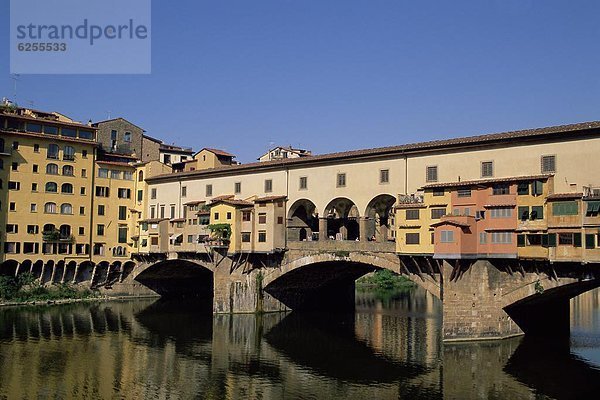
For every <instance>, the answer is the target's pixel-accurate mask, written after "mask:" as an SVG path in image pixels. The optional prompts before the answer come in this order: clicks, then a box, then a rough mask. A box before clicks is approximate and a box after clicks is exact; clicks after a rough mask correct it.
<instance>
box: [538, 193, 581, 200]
mask: <svg viewBox="0 0 600 400" xmlns="http://www.w3.org/2000/svg"><path fill="white" fill-rule="evenodd" d="M582 197H583V193H554V194H551V195H550V196H548V197H547V198H546V200H563V199H581V198H582Z"/></svg>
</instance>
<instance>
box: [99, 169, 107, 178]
mask: <svg viewBox="0 0 600 400" xmlns="http://www.w3.org/2000/svg"><path fill="white" fill-rule="evenodd" d="M98 178H108V169H106V168H99V169H98Z"/></svg>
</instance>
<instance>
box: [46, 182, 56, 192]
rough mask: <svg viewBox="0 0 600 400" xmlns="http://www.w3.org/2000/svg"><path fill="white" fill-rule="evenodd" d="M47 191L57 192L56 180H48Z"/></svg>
mask: <svg viewBox="0 0 600 400" xmlns="http://www.w3.org/2000/svg"><path fill="white" fill-rule="evenodd" d="M46 192H47V193H57V192H58V185H57V184H56V183H54V182H46Z"/></svg>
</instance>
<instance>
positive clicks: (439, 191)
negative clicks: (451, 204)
mask: <svg viewBox="0 0 600 400" xmlns="http://www.w3.org/2000/svg"><path fill="white" fill-rule="evenodd" d="M444 194H445V192H444V189H433V195H434V196H443V195H444Z"/></svg>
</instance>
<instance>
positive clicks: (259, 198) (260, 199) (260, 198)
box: [254, 196, 287, 203]
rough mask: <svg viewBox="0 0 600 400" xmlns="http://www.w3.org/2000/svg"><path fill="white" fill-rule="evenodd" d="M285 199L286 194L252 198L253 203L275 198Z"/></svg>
mask: <svg viewBox="0 0 600 400" xmlns="http://www.w3.org/2000/svg"><path fill="white" fill-rule="evenodd" d="M285 199H287V196H266V197H258V198H256V199H254V202H255V203H267V202H270V201H276V200H285Z"/></svg>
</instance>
